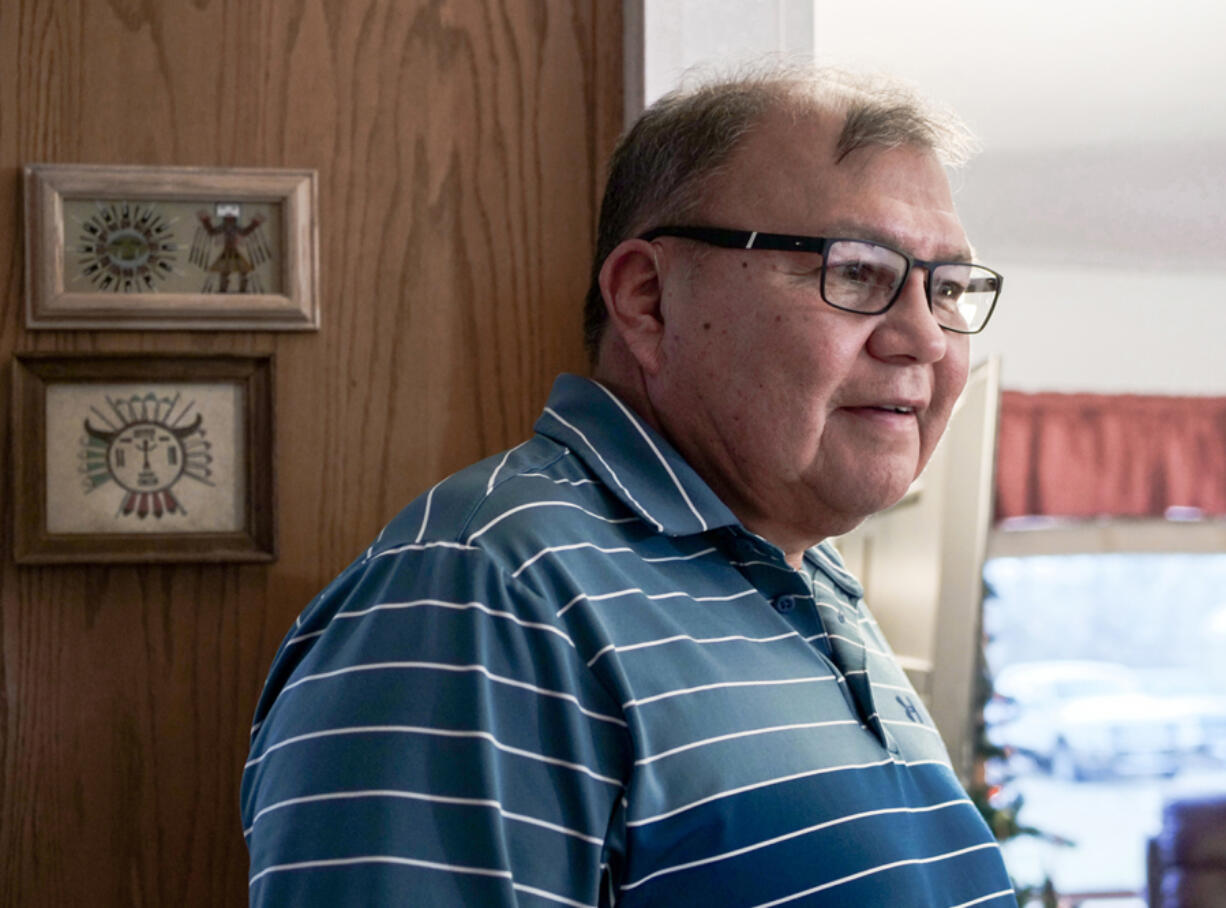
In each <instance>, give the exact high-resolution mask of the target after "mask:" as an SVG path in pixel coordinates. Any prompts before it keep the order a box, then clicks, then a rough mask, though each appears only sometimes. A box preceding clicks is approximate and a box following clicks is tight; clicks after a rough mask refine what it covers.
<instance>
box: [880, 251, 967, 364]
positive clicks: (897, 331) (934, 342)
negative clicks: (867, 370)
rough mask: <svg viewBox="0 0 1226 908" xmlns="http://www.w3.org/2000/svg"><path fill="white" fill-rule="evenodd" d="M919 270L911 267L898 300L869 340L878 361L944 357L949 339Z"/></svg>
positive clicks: (931, 361) (922, 359) (923, 273)
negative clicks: (933, 307) (933, 311)
mask: <svg viewBox="0 0 1226 908" xmlns="http://www.w3.org/2000/svg"><path fill="white" fill-rule="evenodd" d="M927 277H928V274H927V272H926V271H925V270H924V269H922V268H912V269H911V273H910V274H908V275H907V280H906V282H905V283H904V284H903V287H902V290H901V291H900V293H899V295H898V299H896V300H895V301H894V305H893V306H891V307H890V308H889V309H888V310H886V312H884V313H883V314H882V316H881V321H880V323H879V324H878V325H877V328H876V330H875V331H873V333H872V336H871V337H870V338H869V352H870V353H871V354H872V355H873V356H875V357H877V358H878V359H886V360H895V359H907V360H912V361H915V362H922V363H935V362H937V361H938V360H940V359H941V358H942V357H944V356H945V351H946V350H947V349H948V340H949V339H948V337H947V335H946V332H945V330H944V329H943V328H942V327H941V326H940V325H939V324H938V323H937V320H936V316H934V315H933V314H932V308H931V307H930V306H929V305H928V294H927V292H926V291H925V288H924V283H925V281H926V279H927Z"/></svg>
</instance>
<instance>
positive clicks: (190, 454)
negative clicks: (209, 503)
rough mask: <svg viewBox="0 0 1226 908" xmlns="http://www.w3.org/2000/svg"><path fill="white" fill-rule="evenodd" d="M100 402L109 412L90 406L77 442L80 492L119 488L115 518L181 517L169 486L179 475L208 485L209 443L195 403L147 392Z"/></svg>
mask: <svg viewBox="0 0 1226 908" xmlns="http://www.w3.org/2000/svg"><path fill="white" fill-rule="evenodd" d="M104 398H105V401H106V406H107V408H108V410H109V412H105V411H103V410H100V409H98V408H97V407H95V406H91V407H90V410H91V416H89V417H86V419H85V421H84V426H85V435H83V436H82V437H81V440H80V445H81V449H80V452H79V455H78V456H79V458H80V461H81V463H80V466H79V468H78V469H79V472H80V473H81V474H82V477H83V478H82V485H83V488H84V490H85V492H86V493H87V494H90V493H93V492H95V491H96V490H97V489H99V488H100V487H103V486H106V485H107V484H108V483H114V484H115V485H116V486H118V487H119V488H120V489H122V490H123V495H122V496H121V497H120V501H119V507H118V510H117V513H116V516H117V517H130V516H132V515H135V516H136V517H137V518H139V519H141V520H144V519H145V518H147V517H149V516H152V517H154V518H157V519H161V518H162V517H163V515H173V514H185V513H186V510H185V509H184V507H183V504H182V502H181V500H180V498H179V497H178V496H176V495H175V492H174V487H175V485H176V484H177V483H178V482H179V481H180V480H181V479H183V478H184V477H187V478H188V479H191V480H194V481H195V482H198V483H203V484H204V485H206V486H212V485H213V479H212V476H213V470H212V463H213V455H212V453H211V448H212V444H211V443H210V442H209V441H208V440H207V438H206V437H205V429H204V425H203V423H204V416H203V414H201V413H200V412H198V411H197V410H196V408H195V401H192V400H185V399H184V398H183V395H182V394H181V393H176V394H174V395H165V396H158V395H157V394H155V393H154V392H153V391H148V392H146V393H144V394H141V393H140V392H136V393H132V394H130V395H128V396H114V397H112V396H111V395H105V396H104Z"/></svg>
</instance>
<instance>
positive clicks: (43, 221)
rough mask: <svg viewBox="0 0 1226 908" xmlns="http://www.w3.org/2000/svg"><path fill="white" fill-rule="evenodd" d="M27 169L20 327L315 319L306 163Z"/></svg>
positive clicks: (199, 325)
mask: <svg viewBox="0 0 1226 908" xmlns="http://www.w3.org/2000/svg"><path fill="white" fill-rule="evenodd" d="M23 172H24V186H25V274H26V285H25V290H26V293H25V303H26V327H27V328H30V329H72V328H77V329H89V330H209V331H224V330H231V331H238V330H242V331H315V330H318V328H319V295H318V283H319V279H318V272H319V263H318V259H319V252H318V245H319V236H318V224H317V209H318V202H317V196H318V191H317V182H318V179H317V176H316V173H315V171H313V170H273V169H264V168H225V169H221V168H204V167H142V166H110V165H88V164H81V165H78V164H29V165H27V166H26V167H25V168H24V169H23Z"/></svg>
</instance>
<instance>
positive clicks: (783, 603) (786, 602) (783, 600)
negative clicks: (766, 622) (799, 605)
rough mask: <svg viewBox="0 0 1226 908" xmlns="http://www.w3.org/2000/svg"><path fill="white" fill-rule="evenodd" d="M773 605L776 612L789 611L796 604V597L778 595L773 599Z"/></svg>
mask: <svg viewBox="0 0 1226 908" xmlns="http://www.w3.org/2000/svg"><path fill="white" fill-rule="evenodd" d="M774 605H775V611H777V612H790V611H791V610H792V609H793V608H795V606H796V597H795V596H780V597H779V598H778V599H776V600H775V602H774Z"/></svg>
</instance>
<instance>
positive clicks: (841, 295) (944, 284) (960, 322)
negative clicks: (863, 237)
mask: <svg viewBox="0 0 1226 908" xmlns="http://www.w3.org/2000/svg"><path fill="white" fill-rule="evenodd" d="M906 272H907V260H906V258H904V257H903V256H902V255H901V254H899V253H897V252H895V251H894V250H893V249H887V248H886V247H884V246H878V245H877V244H876V243H869V242H863V241H858V240H836V241H834V242H832V243H831V244H830V245H829V246H828V247H827V248H826V261H825V269H824V275H823V279H822V292H823V297H824V298H825V300H826V302H828V303H829V304H830V305H832V306H837V307H838V308H840V309H847V310H850V311H852V312H864V313H876V312H881V311H883V310H885V309H886V308H888V307H889V305H890V303H891V302H892V301H893V300H894V297H895V296H896V295H897V293H898V290H899V285H900V284H901V283H902V280H903V277H904V275H905V274H906ZM996 293H997V280H996V275H995V274H994V273H993V272H991V271H989V270H988V269H986V268H982V267H980V266H978V265H967V264H959V263H953V264H941V265H938V266H936V267H935V268H933V269H932V272H931V273H930V274H929V275H928V297H929V302H930V303H931V307H932V314H933V315H934V316H935V317H936V320H937V323H938V324H941V325H943V326H945V327H947V328H952V329H953V330H955V331H978V330H979V329H980V328H981V327H982V326H983V323H984V321H985V320H986V319H987V317H988V316H989V315H990V314H991V312H992V304H993V302H994V301H995V300H996Z"/></svg>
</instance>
